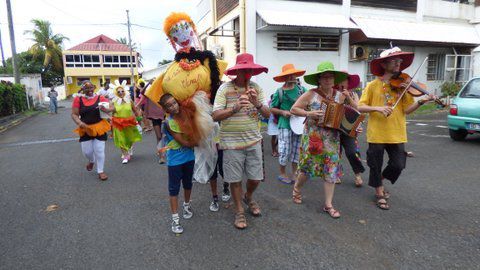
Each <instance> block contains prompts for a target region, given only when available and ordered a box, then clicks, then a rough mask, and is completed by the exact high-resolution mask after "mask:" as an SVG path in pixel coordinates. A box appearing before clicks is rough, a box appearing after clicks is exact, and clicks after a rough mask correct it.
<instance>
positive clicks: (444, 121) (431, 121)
mask: <svg viewBox="0 0 480 270" xmlns="http://www.w3.org/2000/svg"><path fill="white" fill-rule="evenodd" d="M407 122H425V123H435V122H439V123H440V122H442V123H446V122H447V121H446V119H436V120H435V119H433V120H428V119H424V120H417V119H409V120H407Z"/></svg>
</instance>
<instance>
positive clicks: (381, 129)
mask: <svg viewBox="0 0 480 270" xmlns="http://www.w3.org/2000/svg"><path fill="white" fill-rule="evenodd" d="M413 57H414V54H413V53H411V52H402V51H401V50H400V48H398V47H394V48H392V49H388V50H385V51H383V52H382V53H381V54H380V57H379V58H376V59H374V60H373V61H372V62H371V63H370V69H371V71H372V74H374V75H375V76H377V78H376V79H375V80H373V81H371V82H370V83H368V85H367V86H366V88H365V89H364V91H363V94H362V97H361V98H360V101H359V106H358V109H359V111H360V112H364V113H369V119H368V125H367V142H368V150H367V164H368V166H369V167H370V176H369V182H368V185H369V186H371V187H373V188H375V197H376V205H377V207H379V208H380V209H382V210H388V209H390V206H389V204H388V199H389V197H390V194H389V192H387V191H386V190H385V189H384V187H383V180H384V179H388V180H390V182H391V183H392V184H394V183H395V182H396V181H397V179H398V177H399V176H400V174H401V172H402V170H403V169H404V168H405V165H406V153H405V143H406V142H407V125H406V115H408V114H410V113H412V112H414V111H415V110H417V109H418V108H419V107H420V106H422V105H423V104H424V103H426V102H429V101H432V100H434V99H436V98H435V97H434V96H432V95H427V96H425V97H423V98H421V99H420V100H418V101H417V102H415V101H414V99H413V96H412V95H410V94H409V93H405V94H404V95H402V92H403V89H404V88H405V87H407V86H408V83H409V79H408V78H407V79H406V80H405V81H404V82H402V83H400V85H399V86H400V88H399V89H393V87H391V84H390V80H391V78H392V76H393V75H394V74H396V73H398V72H401V71H402V70H404V69H406V68H408V67H409V66H410V65H411V64H412V61H413ZM397 101H398V102H397ZM397 103H398V104H397ZM397 105H398V106H397ZM385 151H386V152H387V154H388V158H389V160H388V165H387V167H386V168H385V169H384V170H383V171H382V165H383V155H384V152H385Z"/></svg>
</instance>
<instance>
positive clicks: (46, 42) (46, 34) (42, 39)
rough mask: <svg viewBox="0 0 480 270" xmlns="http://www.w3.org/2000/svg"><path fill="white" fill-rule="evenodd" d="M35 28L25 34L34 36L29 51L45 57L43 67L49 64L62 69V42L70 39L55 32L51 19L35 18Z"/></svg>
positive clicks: (34, 54)
mask: <svg viewBox="0 0 480 270" xmlns="http://www.w3.org/2000/svg"><path fill="white" fill-rule="evenodd" d="M32 23H33V24H34V28H33V30H27V31H25V34H30V35H32V36H33V38H31V40H33V41H34V42H35V44H33V45H32V46H31V47H30V49H29V51H30V52H31V53H32V55H33V56H34V57H36V58H39V57H43V67H44V68H45V69H46V68H47V67H48V66H49V65H51V66H53V68H54V69H55V70H62V68H63V64H62V43H63V42H64V41H65V40H69V39H68V38H67V37H65V36H64V35H62V34H53V31H52V28H51V26H50V22H49V21H44V20H40V19H33V20H32Z"/></svg>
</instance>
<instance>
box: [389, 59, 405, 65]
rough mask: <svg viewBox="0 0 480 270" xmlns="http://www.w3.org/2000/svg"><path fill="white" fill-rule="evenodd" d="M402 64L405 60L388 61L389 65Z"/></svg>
mask: <svg viewBox="0 0 480 270" xmlns="http://www.w3.org/2000/svg"><path fill="white" fill-rule="evenodd" d="M402 62H403V59H392V60H388V63H392V64H401V63H402Z"/></svg>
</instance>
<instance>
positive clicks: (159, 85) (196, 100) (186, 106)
mask: <svg viewBox="0 0 480 270" xmlns="http://www.w3.org/2000/svg"><path fill="white" fill-rule="evenodd" d="M164 31H165V34H166V35H167V36H168V39H169V40H170V43H171V44H172V46H173V48H174V49H175V51H176V54H175V61H173V62H172V63H171V64H170V66H169V67H168V68H167V70H166V71H165V72H164V73H163V74H162V75H160V76H159V77H158V78H157V79H156V80H155V82H154V83H153V85H152V86H151V87H150V88H149V89H148V90H147V91H146V93H145V95H146V96H147V97H148V98H149V99H150V100H152V101H154V103H155V104H157V103H158V101H159V99H160V97H161V96H162V95H163V94H164V93H169V94H171V95H173V96H174V97H175V99H176V100H177V101H178V102H179V104H180V113H179V115H178V117H177V119H175V120H176V122H177V123H178V125H179V126H180V128H181V130H182V131H183V133H185V135H187V136H188V137H189V138H190V140H192V141H193V142H197V143H199V142H201V141H202V140H204V139H205V138H207V136H208V135H209V134H211V132H212V129H213V127H214V123H213V120H212V118H211V116H210V113H211V105H210V104H212V103H213V100H214V99H215V94H216V92H217V89H218V87H219V86H220V82H221V81H220V79H221V76H222V74H223V72H224V70H225V68H226V66H227V63H226V62H224V61H221V60H217V59H216V58H215V55H214V54H213V53H212V52H211V51H208V50H202V48H201V45H200V42H199V39H198V36H197V33H196V29H195V24H194V23H193V21H192V19H191V18H190V17H189V16H188V15H187V14H185V13H175V12H174V13H172V14H170V15H169V16H168V17H167V18H166V19H165V23H164Z"/></svg>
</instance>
